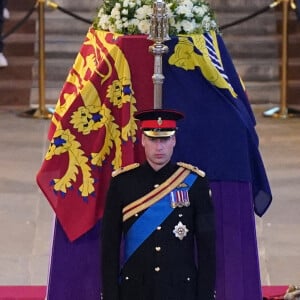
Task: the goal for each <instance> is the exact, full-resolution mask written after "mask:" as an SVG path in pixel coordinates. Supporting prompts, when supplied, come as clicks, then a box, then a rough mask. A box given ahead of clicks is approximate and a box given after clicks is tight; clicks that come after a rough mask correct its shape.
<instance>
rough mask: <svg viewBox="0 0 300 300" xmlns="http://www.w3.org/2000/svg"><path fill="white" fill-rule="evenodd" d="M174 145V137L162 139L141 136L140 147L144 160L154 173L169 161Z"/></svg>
mask: <svg viewBox="0 0 300 300" xmlns="http://www.w3.org/2000/svg"><path fill="white" fill-rule="evenodd" d="M175 144H176V137H175V135H173V136H171V137H164V138H157V137H156V138H151V137H148V136H146V135H144V134H143V135H142V145H143V146H144V148H145V155H146V159H147V161H148V162H149V164H150V165H151V167H152V168H153V169H154V170H156V171H158V170H159V169H161V168H162V167H163V166H165V165H166V164H167V163H168V162H169V161H170V159H171V156H172V154H173V149H174V146H175Z"/></svg>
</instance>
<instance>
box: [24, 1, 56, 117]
mask: <svg viewBox="0 0 300 300" xmlns="http://www.w3.org/2000/svg"><path fill="white" fill-rule="evenodd" d="M36 5H37V6H38V39H39V41H38V51H39V74H38V75H39V106H38V108H37V109H30V110H28V111H25V112H22V113H20V114H19V116H20V117H33V118H38V119H50V118H51V117H52V112H50V111H49V110H48V109H47V108H46V104H45V98H46V97H45V0H38V1H37V3H36Z"/></svg>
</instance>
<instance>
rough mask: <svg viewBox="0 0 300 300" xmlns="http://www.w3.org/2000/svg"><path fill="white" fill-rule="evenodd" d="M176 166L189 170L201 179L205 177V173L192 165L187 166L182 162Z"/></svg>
mask: <svg viewBox="0 0 300 300" xmlns="http://www.w3.org/2000/svg"><path fill="white" fill-rule="evenodd" d="M177 165H178V166H180V167H183V168H185V169H188V170H191V171H193V172H195V173H196V174H198V175H199V176H201V177H205V172H204V171H202V170H200V169H198V168H197V167H195V166H193V165H190V164H187V163H184V162H178V163H177Z"/></svg>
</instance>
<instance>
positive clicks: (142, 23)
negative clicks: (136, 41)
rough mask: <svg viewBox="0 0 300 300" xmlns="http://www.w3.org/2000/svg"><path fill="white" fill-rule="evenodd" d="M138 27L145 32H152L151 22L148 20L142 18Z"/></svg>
mask: <svg viewBox="0 0 300 300" xmlns="http://www.w3.org/2000/svg"><path fill="white" fill-rule="evenodd" d="M138 29H139V30H140V32H141V33H143V34H149V32H150V23H149V22H148V20H141V21H140V22H139V23H138Z"/></svg>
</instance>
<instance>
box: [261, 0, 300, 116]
mask: <svg viewBox="0 0 300 300" xmlns="http://www.w3.org/2000/svg"><path fill="white" fill-rule="evenodd" d="M291 1H292V0H281V1H275V2H274V4H276V5H278V4H279V3H282V43H281V89H280V107H279V108H278V107H275V108H272V109H270V110H268V111H266V112H264V116H266V117H274V118H281V119H287V118H289V117H297V116H300V115H299V112H298V111H297V110H295V109H289V108H288V107H287V86H288V76H287V73H288V72H287V69H288V18H289V4H290V5H291V7H292V6H293V2H291ZM274 7H275V5H274Z"/></svg>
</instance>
